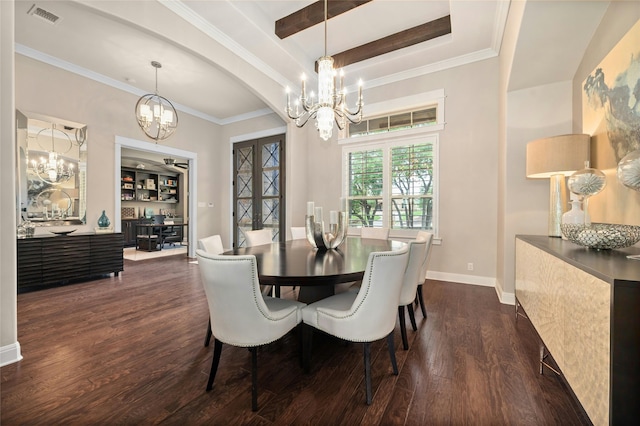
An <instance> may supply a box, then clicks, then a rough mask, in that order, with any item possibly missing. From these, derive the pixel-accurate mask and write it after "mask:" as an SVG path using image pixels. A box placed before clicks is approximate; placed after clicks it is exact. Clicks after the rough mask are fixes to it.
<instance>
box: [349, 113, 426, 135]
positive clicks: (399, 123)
mask: <svg viewBox="0 0 640 426" xmlns="http://www.w3.org/2000/svg"><path fill="white" fill-rule="evenodd" d="M437 112H438V105H432V106H429V107H427V108H423V109H420V110H417V111H408V112H402V113H399V114H393V115H385V116H383V117H376V118H371V119H369V120H362V122H361V123H358V124H350V125H349V137H350V138H351V137H357V136H365V135H375V134H378V133H387V132H393V131H397V130H404V129H413V128H417V127H424V126H433V125H436V124H437V115H438V114H437Z"/></svg>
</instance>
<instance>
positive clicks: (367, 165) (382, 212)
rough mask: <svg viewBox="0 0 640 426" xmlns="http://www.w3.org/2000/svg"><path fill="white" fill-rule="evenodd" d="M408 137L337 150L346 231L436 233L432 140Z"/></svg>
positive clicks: (419, 135) (434, 139) (420, 133)
mask: <svg viewBox="0 0 640 426" xmlns="http://www.w3.org/2000/svg"><path fill="white" fill-rule="evenodd" d="M410 133H411V134H410V135H409V134H407V133H403V136H399V137H396V138H393V139H392V140H391V139H390V135H389V134H387V135H381V136H380V137H379V138H380V139H386V140H381V141H375V142H374V141H371V139H370V138H368V139H369V142H366V143H363V144H357V145H356V144H349V145H348V146H345V147H344V148H343V171H344V179H343V182H344V184H345V194H346V199H347V201H348V210H349V226H351V227H356V228H359V227H365V226H370V227H388V228H390V229H392V230H421V229H424V230H431V231H433V232H435V231H436V223H437V221H436V212H437V209H436V204H437V203H436V200H437V197H436V195H437V167H436V166H437V152H438V150H437V146H438V144H437V142H438V135H437V134H432V133H427V132H425V131H424V130H423V129H416V130H414V131H411V132H410ZM376 139H378V138H376Z"/></svg>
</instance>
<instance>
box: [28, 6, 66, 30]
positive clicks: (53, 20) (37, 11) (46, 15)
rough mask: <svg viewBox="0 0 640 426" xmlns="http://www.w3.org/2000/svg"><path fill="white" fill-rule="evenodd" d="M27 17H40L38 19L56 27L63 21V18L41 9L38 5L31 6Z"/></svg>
mask: <svg viewBox="0 0 640 426" xmlns="http://www.w3.org/2000/svg"><path fill="white" fill-rule="evenodd" d="M27 15H31V16H35V17H38V18H40V19H42V20H44V21H46V22H48V23H49V24H51V25H56V24H57V23H58V22H60V21H61V20H62V18H60V17H59V16H58V15H56V14H55V13H52V12H49V11H48V10H45V9H43V8H41V7H38V5H36V4H34V5H33V6H31V8H30V9H29V11H28V12H27Z"/></svg>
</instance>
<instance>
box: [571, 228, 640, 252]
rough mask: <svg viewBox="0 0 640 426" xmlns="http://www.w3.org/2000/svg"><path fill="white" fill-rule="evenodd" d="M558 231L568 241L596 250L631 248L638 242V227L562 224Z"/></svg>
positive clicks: (639, 229) (639, 236) (639, 233)
mask: <svg viewBox="0 0 640 426" xmlns="http://www.w3.org/2000/svg"><path fill="white" fill-rule="evenodd" d="M560 229H561V230H562V234H563V235H564V236H565V237H567V239H568V240H569V241H572V242H574V243H576V244H579V245H581V246H585V247H589V248H594V249H598V250H609V249H618V248H625V247H631V246H632V245H634V244H635V243H637V242H638V241H640V226H634V225H616V224H612V223H592V224H591V225H582V224H573V223H563V224H562V225H560Z"/></svg>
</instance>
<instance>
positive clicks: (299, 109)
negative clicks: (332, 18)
mask: <svg viewBox="0 0 640 426" xmlns="http://www.w3.org/2000/svg"><path fill="white" fill-rule="evenodd" d="M337 74H338V73H337V72H336V70H335V69H334V68H333V58H332V57H331V56H328V55H327V0H324V56H323V57H322V58H320V59H318V102H317V103H314V94H313V92H311V94H310V96H309V97H307V92H306V86H305V81H306V77H305V75H304V74H303V75H302V93H301V94H300V97H299V98H298V99H296V102H295V104H296V106H295V111H294V110H293V109H292V108H291V97H290V93H289V88H288V87H287V106H286V108H285V112H286V113H287V115H288V116H289V118H291V119H293V120H295V123H296V126H298V127H302V126H304V125H305V124H307V122H308V121H309V119H310V118H315V119H316V128H317V129H318V132H319V133H320V137H321V138H322V139H324V140H325V141H326V140H329V138H330V137H331V132H332V130H333V122H334V121H335V123H336V125H337V126H338V128H339V129H340V130H342V129H344V127H345V125H346V123H347V120H348V121H349V122H350V123H353V124H358V123H360V122H361V121H362V105H363V103H362V80H360V81H359V82H358V101H357V103H356V111H350V110H349V109H348V108H347V106H346V97H347V91H346V89H345V88H344V72H343V71H342V70H340V80H339V84H338V81H337Z"/></svg>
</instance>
